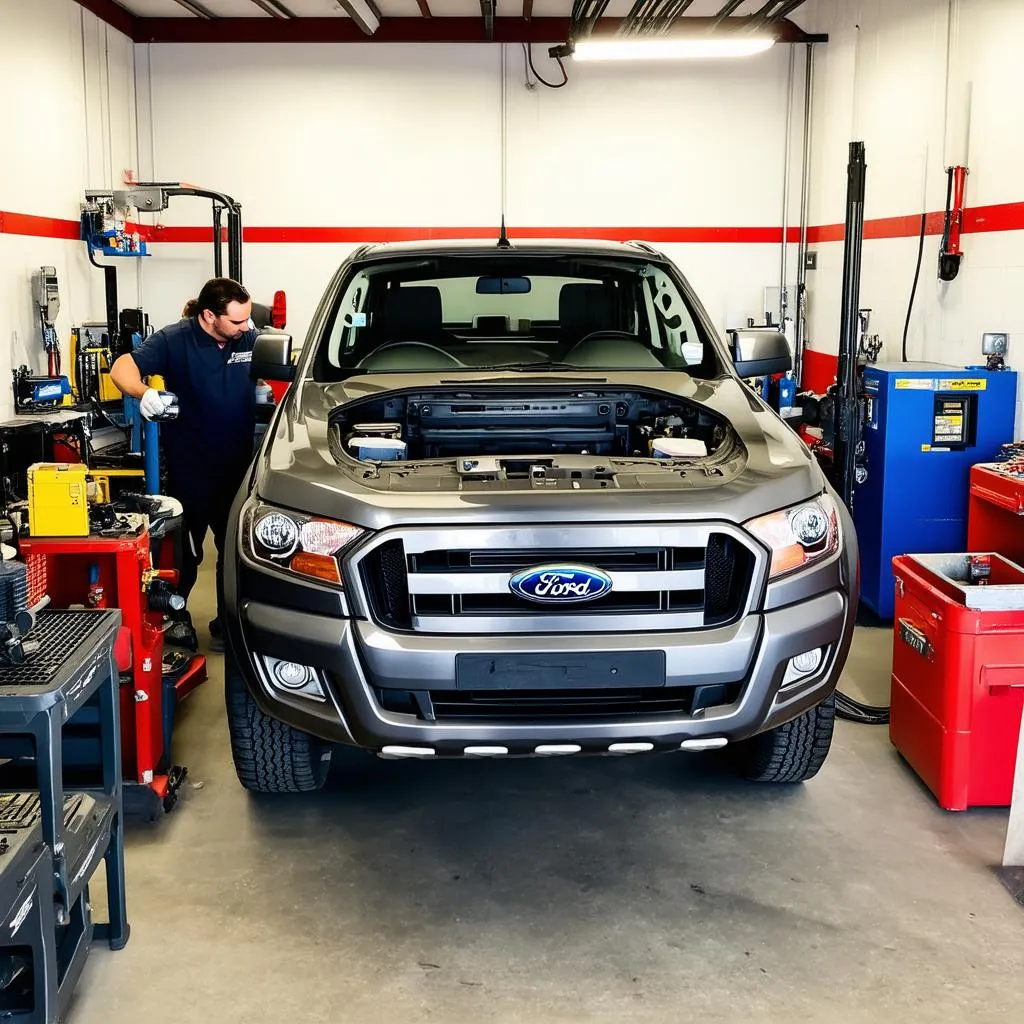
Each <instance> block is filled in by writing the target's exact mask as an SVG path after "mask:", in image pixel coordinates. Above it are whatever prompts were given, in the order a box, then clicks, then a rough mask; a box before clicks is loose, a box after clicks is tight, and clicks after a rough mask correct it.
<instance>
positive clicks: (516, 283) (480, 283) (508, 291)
mask: <svg viewBox="0 0 1024 1024" xmlns="http://www.w3.org/2000/svg"><path fill="white" fill-rule="evenodd" d="M530 287H531V285H530V279H529V278H528V277H480V278H477V282H476V293H477V295H525V294H526V293H527V292H528V291H529V290H530Z"/></svg>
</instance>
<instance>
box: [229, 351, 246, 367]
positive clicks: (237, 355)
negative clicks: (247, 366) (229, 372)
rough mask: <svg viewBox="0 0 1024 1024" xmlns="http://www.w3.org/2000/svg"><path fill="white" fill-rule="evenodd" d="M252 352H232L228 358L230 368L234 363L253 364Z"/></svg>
mask: <svg viewBox="0 0 1024 1024" xmlns="http://www.w3.org/2000/svg"><path fill="white" fill-rule="evenodd" d="M251 362H252V352H232V353H231V355H230V357H229V358H228V366H230V365H231V364H232V363H251Z"/></svg>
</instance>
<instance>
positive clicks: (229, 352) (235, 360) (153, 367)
mask: <svg viewBox="0 0 1024 1024" xmlns="http://www.w3.org/2000/svg"><path fill="white" fill-rule="evenodd" d="M255 340H256V332H255V331H247V332H246V333H245V334H243V335H242V336H241V337H240V338H239V339H238V340H237V341H233V342H229V343H228V344H226V345H225V346H224V347H223V348H221V347H220V346H219V345H218V344H217V342H216V341H214V340H213V338H211V337H210V335H209V334H207V333H206V331H204V330H203V329H202V327H200V325H199V321H198V319H197V318H196V317H191V318H190V319H188V320H182V321H180V322H179V323H176V324H171V326H169V327H165V328H163V330H160V331H157V332H156V333H154V334H152V335H150V336H149V337H148V338H147V339H146V340H145V341H144V342H143V343H142V344H141V345H140V346H139V347H138V348H137V349H135V351H134V352H133V353H132V358H133V359H134V360H135V365H136V366H138V368H139V373H140V374H141V375H142V376H143V377H147V376H151V375H152V374H160V375H161V376H162V377H163V378H164V380H165V382H166V389H167V390H168V391H173V392H174V394H176V395H177V396H178V408H179V412H178V418H177V419H176V420H169V421H167V422H166V423H161V424H160V445H161V448H162V449H163V453H164V458H165V459H166V462H167V472H168V476H169V478H170V482H171V483H172V486H173V488H174V490H176V491H180V490H182V488H183V487H186V488H188V489H190V490H191V489H193V487H194V488H195V489H197V490H201V491H212V490H216V489H217V488H218V487H219V486H226V487H228V488H229V489H231V490H234V489H235V488H237V487H238V484H239V482H240V480H241V474H242V470H243V469H244V468H245V467H246V466H247V465H248V464H249V462H250V460H251V459H252V453H253V432H254V430H255V426H256V387H255V382H254V381H253V380H251V379H250V377H249V367H250V364H251V362H252V347H253V343H254V342H255Z"/></svg>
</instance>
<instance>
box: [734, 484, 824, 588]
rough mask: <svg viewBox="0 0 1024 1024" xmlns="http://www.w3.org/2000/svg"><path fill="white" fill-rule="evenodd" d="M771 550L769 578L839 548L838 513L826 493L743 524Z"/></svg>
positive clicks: (773, 577)
mask: <svg viewBox="0 0 1024 1024" xmlns="http://www.w3.org/2000/svg"><path fill="white" fill-rule="evenodd" d="M747 529H748V530H749V531H750V532H751V533H752V534H753V535H754V536H755V537H756V538H757V539H758V540H759V541H761V543H763V544H764V545H765V546H766V547H767V548H768V549H769V550H770V551H771V553H772V567H771V570H770V571H769V574H768V575H769V578H770V579H777V578H778V577H780V576H787V575H788V574H789V573H792V572H796V571H797V570H798V569H805V568H806V567H807V566H809V565H813V564H814V563H815V562H820V561H821V560H822V559H825V558H828V557H830V556H831V555H834V554H835V553H836V551H838V550H839V513H838V512H837V511H836V506H835V502H834V501H833V500H832V498H831V497H829V495H828V494H822V495H820V496H819V497H817V498H815V499H813V500H812V501H804V502H801V503H800V504H799V505H795V506H794V507H793V508H788V509H785V510H784V511H782V512H773V513H772V514H771V515H768V516H761V518H760V519H754V520H752V521H751V522H749V523H747Z"/></svg>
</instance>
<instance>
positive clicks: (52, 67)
mask: <svg viewBox="0 0 1024 1024" xmlns="http://www.w3.org/2000/svg"><path fill="white" fill-rule="evenodd" d="M0 67H2V68H3V74H4V79H5V81H6V82H7V83H17V88H16V89H14V88H10V89H6V90H5V92H4V101H3V103H2V104H0V137H2V138H4V139H6V140H8V145H6V146H5V147H4V153H3V158H2V160H0V211H4V212H7V213H17V214H34V215H37V216H42V217H51V218H61V219H65V220H68V221H75V222H77V221H78V218H79V213H80V205H79V204H80V203H81V201H82V198H83V193H84V190H85V189H86V188H87V187H89V188H105V187H108V186H110V185H113V184H115V183H116V182H117V181H118V180H120V178H121V174H122V171H123V170H124V169H125V168H129V167H134V166H135V165H136V154H135V140H136V129H135V88H134V61H133V44H132V43H131V41H130V40H128V39H127V38H126V37H125V36H123V35H121V34H120V33H119V32H117V31H116V30H115V29H113V28H111V27H110V26H108V25H106V24H105V23H104V22H102V21H100V20H99V19H97V18H96V17H95V16H93V15H92V14H90V13H88V12H86V11H84V10H83V9H82V8H81V7H80V6H79V5H78V4H77V3H74V2H73V0H31V3H29V2H21V0H0ZM44 264H48V265H51V266H54V267H56V269H57V274H58V277H59V279H60V286H61V310H60V316H59V319H58V322H57V330H58V333H59V335H60V337H61V341H62V343H63V347H64V359H65V367H66V363H67V345H68V339H69V337H70V331H71V326H72V325H73V324H76V323H81V322H83V321H88V320H102V319H103V318H104V305H103V278H102V274H100V272H99V271H97V270H95V269H94V268H93V267H91V266H90V265H89V262H88V259H87V257H86V252H85V246H84V244H83V243H81V242H76V241H62V240H55V239H49V238H41V237H31V236H26V235H17V234H8V233H3V232H0V415H7V414H8V413H10V412H11V407H12V401H11V389H10V380H11V369H12V366H18V365H20V364H21V363H23V362H28V364H29V365H30V366H34V367H35V368H37V369H42V368H44V367H45V355H44V353H43V349H42V344H41V341H40V337H39V331H38V327H37V319H36V314H35V310H34V307H33V305H32V299H31V283H30V282H31V275H32V273H33V272H34V271H35V270H37V269H38V268H39V267H40V266H41V265H44ZM119 290H120V298H121V304H122V306H124V305H129V304H131V303H132V302H134V301H136V295H137V280H136V270H135V267H134V266H129V267H126V268H125V270H123V271H122V272H121V274H120V277H119Z"/></svg>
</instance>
